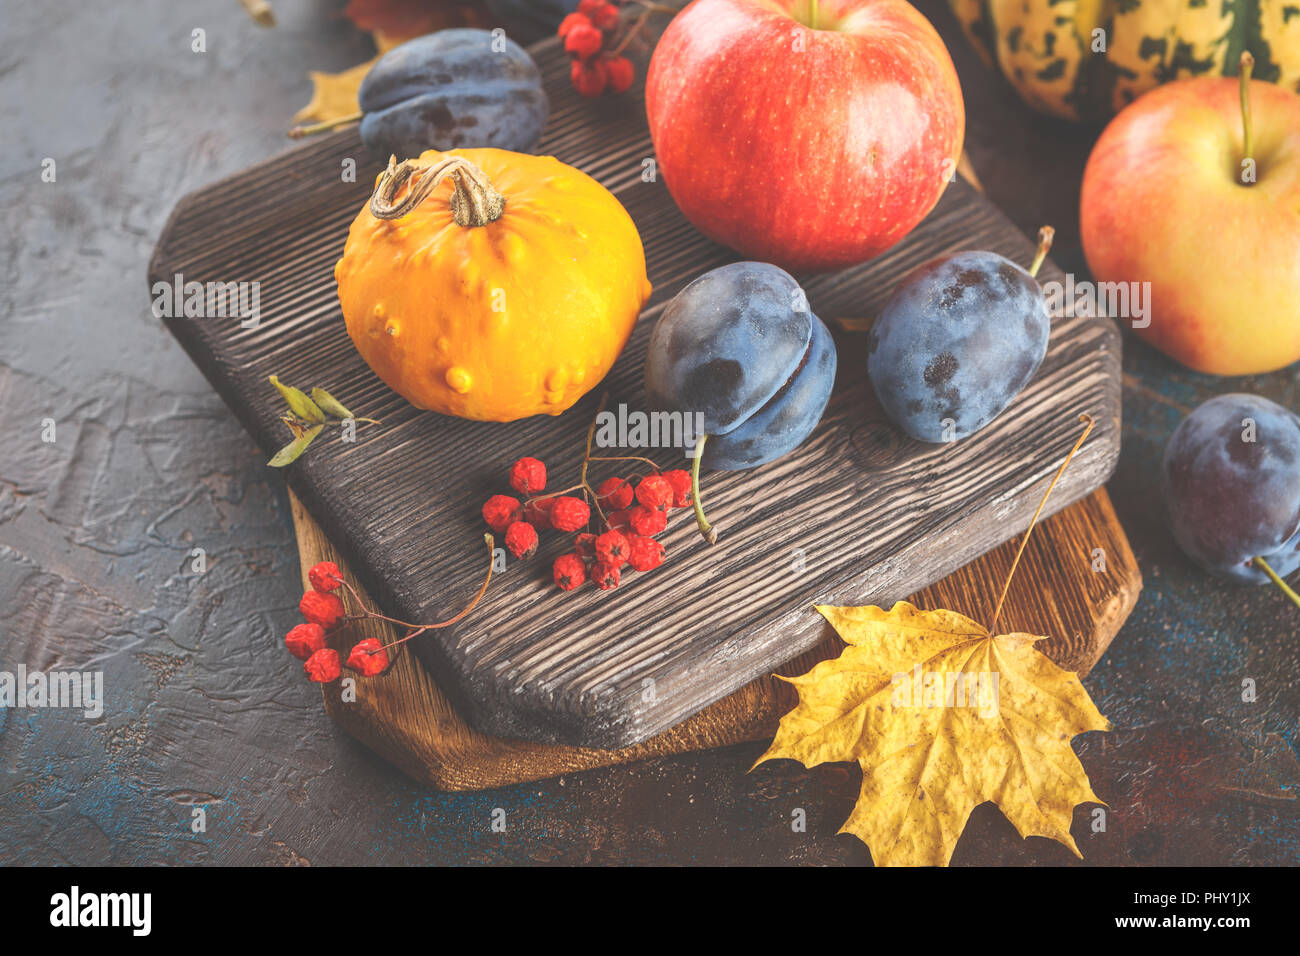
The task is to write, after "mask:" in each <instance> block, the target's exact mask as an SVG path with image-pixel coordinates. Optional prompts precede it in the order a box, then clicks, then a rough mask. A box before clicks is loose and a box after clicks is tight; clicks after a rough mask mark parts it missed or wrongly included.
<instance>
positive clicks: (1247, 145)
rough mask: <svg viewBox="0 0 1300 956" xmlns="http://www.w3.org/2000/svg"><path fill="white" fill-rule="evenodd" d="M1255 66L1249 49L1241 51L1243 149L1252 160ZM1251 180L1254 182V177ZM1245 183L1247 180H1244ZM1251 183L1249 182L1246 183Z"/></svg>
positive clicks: (1245, 156) (1238, 77)
mask: <svg viewBox="0 0 1300 956" xmlns="http://www.w3.org/2000/svg"><path fill="white" fill-rule="evenodd" d="M1254 68H1255V58H1254V57H1253V56H1251V55H1250V51H1249V50H1242V51H1241V69H1240V70H1238V71H1237V80H1238V85H1239V87H1240V89H1241V149H1242V152H1243V153H1244V155H1243V156H1242V159H1243V160H1250V161H1251V162H1253V159H1252V157H1253V156H1254V154H1255V131H1254V129H1253V128H1252V125H1251V121H1250V74H1251V71H1252V70H1253V69H1254ZM1250 182H1254V179H1253V178H1252V179H1251V180H1250ZM1243 183H1245V181H1244V180H1243ZM1245 184H1246V185H1249V183H1245Z"/></svg>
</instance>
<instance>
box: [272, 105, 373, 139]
mask: <svg viewBox="0 0 1300 956" xmlns="http://www.w3.org/2000/svg"><path fill="white" fill-rule="evenodd" d="M361 116H362V114H361V111H360V110H358V111H357V112H355V113H349V114H348V115H347V116H336V117H334V118H333V119H327V120H322V121H321V122H319V123H311V124H309V125H307V126H295V127H294V128H293V129H291V130H289V138H290V139H302V138H303V137H304V136H315V135H316V134H317V133H323V132H325V131H326V130H329V129H338V128H339V127H340V126H347V125H348V124H349V123H359V122H361Z"/></svg>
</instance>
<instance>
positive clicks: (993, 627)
mask: <svg viewBox="0 0 1300 956" xmlns="http://www.w3.org/2000/svg"><path fill="white" fill-rule="evenodd" d="M1079 421H1081V422H1083V425H1084V428H1083V434H1082V435H1080V436H1079V440H1078V441H1076V442H1075V443H1074V447H1073V448H1071V449H1070V453H1069V454H1068V455H1066V456H1065V461H1063V462H1061V467H1060V468H1058V469H1057V470H1056V474H1055V476H1053V478H1052V483H1051V484H1050V485H1048V486H1047V490H1046V491H1045V492H1043V500H1042V501H1040V502H1038V510H1037V511H1035V512H1034V516H1033V518H1031V519H1030V520H1029V527H1028V528H1026V529H1025V536H1024V537H1023V538H1021V539H1020V548H1019V549H1018V550H1017V551H1016V557H1015V560H1014V561H1012V562H1011V570H1010V571H1008V572H1007V579H1006V582H1005V583H1003V585H1002V593H1001V594H1000V595H998V603H997V606H996V607H994V608H993V620H991V621H990V622H989V633H990V634H996V633H997V626H998V615H1000V614H1001V613H1002V605H1003V603H1004V602H1005V601H1006V599H1007V592H1008V591H1010V590H1011V579H1012V578H1013V577H1015V574H1016V568H1017V567H1018V566H1019V565H1020V557H1021V555H1023V554H1024V553H1025V545H1027V544H1029V536H1030V535H1031V534H1033V533H1034V525H1036V524H1037V523H1038V517H1039V515H1041V514H1042V513H1043V508H1044V507H1046V505H1047V499H1048V498H1049V497H1050V496H1051V494H1052V489H1053V488H1055V487H1056V483H1057V482H1058V481H1060V480H1061V476H1062V475H1063V474H1065V469H1066V468H1067V467H1068V466H1069V464H1070V459H1071V458H1073V457H1074V453H1075V452H1077V451H1078V450H1079V448H1080V447H1081V446H1082V445H1083V443H1084V441H1085V440H1086V439H1087V437H1088V434H1089V433H1090V432H1091V431H1092V426H1093V425H1094V424H1096V422H1094V421H1093V419H1092V416H1091V415H1086V414H1085V415H1080V416H1079Z"/></svg>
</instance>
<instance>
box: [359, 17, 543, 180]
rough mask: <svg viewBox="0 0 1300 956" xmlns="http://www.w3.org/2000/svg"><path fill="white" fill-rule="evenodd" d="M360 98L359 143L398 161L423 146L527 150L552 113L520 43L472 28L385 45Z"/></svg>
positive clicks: (410, 156) (538, 137)
mask: <svg viewBox="0 0 1300 956" xmlns="http://www.w3.org/2000/svg"><path fill="white" fill-rule="evenodd" d="M494 43H497V47H496V48H494V46H493V44H494ZM358 100H359V102H360V105H361V111H362V113H363V116H362V119H361V140H362V142H364V143H365V144H366V147H367V148H369V149H371V150H374V151H376V152H378V153H380V154H381V155H385V156H386V155H388V154H390V153H391V154H395V155H396V156H397V158H398V159H409V158H412V157H415V156H418V155H420V153H422V152H423V151H424V150H426V149H439V150H448V149H456V148H458V147H479V146H492V147H496V148H497V149H509V150H516V151H527V150H531V149H532V148H533V147H534V146H536V145H537V141H538V140H539V139H540V138H541V135H542V129H543V127H545V126H546V118H547V116H548V115H549V113H550V102H549V101H548V100H547V98H546V93H545V92H544V91H543V89H542V77H541V72H540V71H539V70H538V69H537V64H536V63H534V62H533V59H532V57H530V56H529V55H528V53H527V52H526V51H525V50H524V49H523V47H521V46H519V44H517V43H515V42H514V41H512V40H508V39H503V40H501V41H500V42H499V43H498V41H496V40H495V39H494V38H493V36H492V34H491V33H490V32H488V31H487V30H473V29H453V30H439V31H438V32H436V33H430V34H427V35H426V36H422V37H416V38H415V39H414V40H410V41H408V42H406V43H403V44H401V45H400V46H396V47H394V48H393V49H391V50H389V51H388V52H387V53H385V54H384V55H383V56H382V57H380V58H379V62H377V63H376V64H375V65H374V66H372V67H371V68H370V71H369V72H368V73H367V74H366V78H365V79H364V80H363V81H362V83H361V90H360V93H359V94H358Z"/></svg>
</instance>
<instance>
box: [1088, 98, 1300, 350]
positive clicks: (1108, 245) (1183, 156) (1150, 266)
mask: <svg viewBox="0 0 1300 956" xmlns="http://www.w3.org/2000/svg"><path fill="white" fill-rule="evenodd" d="M1249 97H1250V103H1251V114H1252V120H1253V122H1252V127H1253V131H1254V142H1253V144H1252V146H1251V149H1250V152H1251V154H1252V158H1253V159H1254V160H1255V163H1254V177H1255V182H1254V183H1248V182H1243V175H1242V174H1243V166H1242V160H1243V158H1245V153H1246V149H1245V145H1244V143H1243V139H1244V134H1243V126H1242V112H1241V95H1240V89H1239V82H1238V80H1236V79H1233V78H1231V77H1217V78H1211V77H1203V78H1197V79H1191V80H1179V81H1177V82H1173V83H1168V84H1166V85H1164V86H1160V87H1157V88H1156V89H1154V90H1151V91H1150V92H1148V93H1146V94H1144V95H1142V96H1140V97H1138V99H1136V100H1135V101H1134V102H1133V103H1132V104H1130V105H1129V106H1128V107H1126V108H1125V109H1124V110H1123V111H1122V112H1121V113H1120V114H1119V115H1118V116H1116V117H1115V119H1113V120H1112V121H1111V123H1110V125H1109V126H1107V127H1106V129H1105V131H1104V132H1103V133H1102V134H1101V138H1100V139H1099V140H1097V145H1096V146H1095V147H1093V151H1092V155H1091V156H1089V157H1088V166H1087V169H1086V170H1085V171H1084V174H1083V193H1082V196H1081V198H1080V213H1079V227H1080V233H1081V234H1082V238H1083V249H1084V253H1085V254H1086V255H1087V257H1088V267H1089V268H1090V269H1091V270H1092V274H1093V276H1094V277H1095V278H1096V280H1097V281H1098V282H1123V283H1130V282H1138V283H1140V282H1150V283H1151V285H1150V297H1149V301H1148V303H1147V310H1148V311H1147V316H1148V318H1145V319H1143V320H1142V321H1143V322H1145V323H1147V324H1146V327H1145V328H1143V327H1141V326H1140V325H1139V324H1138V323H1134V328H1135V331H1136V332H1137V334H1138V335H1140V336H1142V337H1143V338H1145V339H1146V340H1148V341H1149V342H1151V344H1152V345H1154V346H1155V347H1156V348H1158V349H1160V350H1161V351H1163V352H1165V353H1167V354H1168V355H1170V356H1171V357H1173V358H1174V359H1177V360H1178V361H1179V362H1182V363H1183V364H1184V365H1186V366H1188V367H1190V368H1193V369H1196V370H1197V371H1201V372H1210V373H1212V374H1215V375H1247V374H1253V373H1256V372H1268V371H1272V370H1273V369H1277V368H1281V367H1282V366H1284V365H1290V364H1291V363H1292V362H1294V361H1296V360H1297V359H1300V96H1297V95H1296V94H1294V93H1292V92H1290V91H1289V90H1286V89H1283V88H1281V87H1278V86H1274V85H1273V84H1271V83H1261V82H1259V81H1258V80H1255V81H1250V82H1249ZM1247 168H1248V167H1247ZM1131 288H1140V287H1131ZM1120 318H1123V317H1122V316H1121V317H1120Z"/></svg>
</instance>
